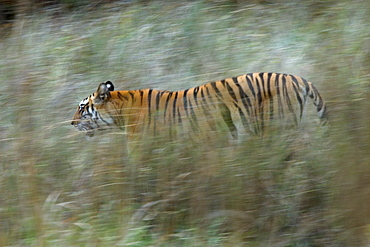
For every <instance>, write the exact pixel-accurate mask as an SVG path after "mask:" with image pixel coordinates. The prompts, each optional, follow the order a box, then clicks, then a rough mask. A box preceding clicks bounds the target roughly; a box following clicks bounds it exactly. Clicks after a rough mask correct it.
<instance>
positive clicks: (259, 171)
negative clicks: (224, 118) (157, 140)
mask: <svg viewBox="0 0 370 247" xmlns="http://www.w3.org/2000/svg"><path fill="white" fill-rule="evenodd" d="M5 2H6V1H5ZM9 2H10V1H9ZM63 3H66V4H67V3H72V4H77V3H80V2H79V1H63ZM90 6H91V4H90V5H89V4H86V5H84V4H78V6H76V7H73V8H67V9H68V11H66V10H64V11H60V10H59V9H58V8H49V7H47V6H46V7H45V6H41V7H37V8H35V9H34V10H33V11H32V12H30V13H26V14H24V15H20V16H18V17H17V18H15V19H14V20H12V21H11V22H12V24H11V26H10V28H9V27H7V29H6V30H3V33H2V34H3V35H1V38H0V50H1V55H0V76H1V88H2V90H1V93H0V103H1V105H2V109H3V110H2V118H1V120H0V121H1V125H0V128H1V131H0V160H1V162H0V170H1V173H0V176H1V179H0V246H112V245H116V246H126V245H130V246H367V245H369V242H370V241H369V240H370V239H369V238H370V207H369V205H370V166H369V164H370V156H369V151H370V146H369V145H370V117H369V116H370V115H369V114H368V113H369V112H370V103H369V102H368V99H369V98H370V84H369V81H370V36H369V34H370V25H369V19H368V17H369V14H370V2H368V1H361V0H355V1H344V0H330V1H323V0H311V1H310V0H305V1H285V0H277V1H273V0H266V1H258V0H255V1H252V0H251V1H247V0H245V1H243V0H240V1H239V0H237V1H226V0H224V1H222V0H220V1H211V0H209V1H182V2H176V1H172V2H171V1H132V2H129V1H108V2H107V3H106V4H100V5H96V6H95V7H94V8H90ZM260 71H266V72H270V71H271V72H283V73H291V74H295V75H300V76H303V77H305V78H307V79H308V80H310V81H312V82H313V83H314V84H315V85H316V86H317V88H318V89H319V90H320V92H321V93H322V95H323V97H324V98H325V99H326V100H327V101H328V107H329V110H330V118H331V122H330V128H329V130H328V133H327V135H324V136H323V135H322V133H321V132H322V130H321V128H319V127H318V125H317V123H316V122H315V120H316V118H317V117H316V115H314V114H313V113H312V112H308V116H307V118H306V121H305V124H304V125H303V126H302V128H300V129H299V131H298V132H299V133H295V136H296V137H295V138H291V137H290V135H289V136H288V135H276V136H275V135H274V136H272V137H271V139H270V140H268V141H266V140H265V141H264V140H260V139H258V138H251V139H248V140H246V142H245V143H243V144H240V145H238V146H228V145H226V144H224V143H223V142H215V143H204V144H203V145H200V146H199V147H197V148H194V147H192V146H189V145H187V144H186V143H181V140H180V141H179V142H174V143H170V144H168V146H165V147H161V148H158V149H155V150H154V151H152V152H149V151H145V150H143V152H141V153H136V154H135V155H136V156H137V159H135V160H136V161H135V162H132V160H130V159H128V155H127V152H126V151H125V150H126V149H125V145H126V144H125V137H124V134H123V133H122V132H117V133H113V134H106V135H101V136H97V137H95V138H94V139H93V140H86V139H85V136H84V134H83V133H81V132H78V131H77V130H75V129H74V128H73V127H72V126H71V125H70V119H71V118H72V115H73V113H74V111H75V109H76V107H77V104H78V102H79V101H80V100H81V99H83V98H84V97H86V96H88V95H89V94H91V93H92V92H94V91H95V89H96V87H97V86H98V84H99V83H100V82H103V81H106V80H111V81H113V82H114V83H115V86H116V88H117V89H137V88H147V87H152V88H157V89H168V90H179V89H185V88H189V87H192V86H196V85H200V84H202V83H206V82H210V81H213V80H217V79H222V78H227V77H231V76H235V75H239V74H244V73H247V72H260ZM309 107H310V106H309ZM311 108H312V107H311ZM144 146H145V144H144Z"/></svg>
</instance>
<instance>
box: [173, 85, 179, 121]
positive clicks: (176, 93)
mask: <svg viewBox="0 0 370 247" xmlns="http://www.w3.org/2000/svg"><path fill="white" fill-rule="evenodd" d="M177 96H178V92H175V98H174V99H173V105H172V107H173V108H172V117H173V122H174V123H175V122H176V108H177Z"/></svg>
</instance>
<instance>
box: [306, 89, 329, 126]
mask: <svg viewBox="0 0 370 247" xmlns="http://www.w3.org/2000/svg"><path fill="white" fill-rule="evenodd" d="M308 84H309V91H308V96H309V97H310V98H311V99H312V100H313V104H314V105H315V106H316V110H317V114H318V115H319V118H320V121H321V125H326V124H327V122H328V112H327V108H326V103H325V101H324V99H323V98H322V97H321V95H320V93H319V91H318V90H317V89H316V87H315V86H314V85H313V84H312V83H310V82H308Z"/></svg>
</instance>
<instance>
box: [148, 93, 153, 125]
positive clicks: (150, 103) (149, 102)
mask: <svg viewBox="0 0 370 247" xmlns="http://www.w3.org/2000/svg"><path fill="white" fill-rule="evenodd" d="M152 93H153V89H149V92H148V118H149V120H148V127H149V126H150V124H151V120H152V109H151V105H152Z"/></svg>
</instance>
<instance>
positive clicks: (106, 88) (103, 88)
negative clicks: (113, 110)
mask: <svg viewBox="0 0 370 247" xmlns="http://www.w3.org/2000/svg"><path fill="white" fill-rule="evenodd" d="M113 90H114V85H113V83H112V82H111V81H107V82H105V83H104V82H103V83H101V84H100V85H99V87H98V90H96V96H95V103H102V102H104V101H105V100H106V99H107V98H108V97H109V92H111V91H113Z"/></svg>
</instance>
